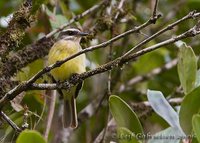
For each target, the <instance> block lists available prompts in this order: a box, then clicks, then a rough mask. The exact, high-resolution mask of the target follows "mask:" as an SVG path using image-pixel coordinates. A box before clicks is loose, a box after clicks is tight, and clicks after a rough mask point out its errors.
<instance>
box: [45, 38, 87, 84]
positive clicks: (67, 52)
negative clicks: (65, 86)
mask: <svg viewBox="0 0 200 143" xmlns="http://www.w3.org/2000/svg"><path fill="white" fill-rule="evenodd" d="M80 50H81V47H80V45H79V43H78V42H74V41H71V40H60V41H58V42H56V43H55V44H54V45H53V47H52V48H51V49H50V51H49V55H48V65H51V64H54V63H56V62H57V61H60V60H64V59H65V58H67V57H69V56H71V55H73V54H75V53H77V52H79V51H80ZM83 72H85V54H82V55H80V56H78V57H76V58H74V59H72V60H69V61H67V62H66V63H64V64H63V65H62V66H60V67H58V68H55V69H53V70H52V71H51V74H52V75H53V77H54V78H55V79H56V80H59V81H64V80H67V79H68V78H69V77H70V76H71V75H72V74H73V73H78V74H80V73H83Z"/></svg>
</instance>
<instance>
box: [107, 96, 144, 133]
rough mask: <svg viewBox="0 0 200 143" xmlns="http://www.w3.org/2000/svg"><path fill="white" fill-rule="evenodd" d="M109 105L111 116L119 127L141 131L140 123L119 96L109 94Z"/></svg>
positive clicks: (135, 131) (136, 131)
mask: <svg viewBox="0 0 200 143" xmlns="http://www.w3.org/2000/svg"><path fill="white" fill-rule="evenodd" d="M109 106H110V111H111V114H112V116H113V117H114V119H115V121H116V123H117V125H118V126H119V127H126V128H128V129H129V130H130V131H132V132H134V133H136V134H137V133H143V130H142V126H141V123H140V121H139V119H138V118H137V115H136V114H135V112H133V110H132V109H131V108H130V106H129V105H128V104H127V103H126V102H124V101H123V100H122V99H121V98H120V97H118V96H115V95H111V96H110V98H109Z"/></svg>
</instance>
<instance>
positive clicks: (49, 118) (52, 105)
mask: <svg viewBox="0 0 200 143" xmlns="http://www.w3.org/2000/svg"><path fill="white" fill-rule="evenodd" d="M51 93H52V92H51ZM55 103H56V91H55V90H54V91H53V93H52V94H51V99H50V105H49V111H48V116H47V124H46V129H45V133H44V138H45V139H46V141H47V140H48V137H49V132H50V129H51V124H52V120H53V115H54V111H55Z"/></svg>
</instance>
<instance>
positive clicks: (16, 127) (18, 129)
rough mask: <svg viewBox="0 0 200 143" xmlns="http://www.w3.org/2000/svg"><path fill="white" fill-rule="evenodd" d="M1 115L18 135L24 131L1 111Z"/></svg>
mask: <svg viewBox="0 0 200 143" xmlns="http://www.w3.org/2000/svg"><path fill="white" fill-rule="evenodd" d="M0 115H1V118H2V119H4V120H5V121H6V122H7V123H8V124H9V125H10V126H11V127H12V128H13V129H14V130H15V131H16V132H17V133H20V132H21V131H22V129H20V128H19V127H18V126H17V125H16V124H15V123H14V122H13V121H12V120H11V119H10V118H9V117H8V116H7V115H6V114H5V113H4V112H3V111H0Z"/></svg>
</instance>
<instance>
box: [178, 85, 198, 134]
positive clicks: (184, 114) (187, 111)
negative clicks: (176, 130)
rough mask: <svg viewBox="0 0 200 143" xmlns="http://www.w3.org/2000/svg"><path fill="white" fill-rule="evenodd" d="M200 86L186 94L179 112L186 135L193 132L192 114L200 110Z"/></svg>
mask: <svg viewBox="0 0 200 143" xmlns="http://www.w3.org/2000/svg"><path fill="white" fill-rule="evenodd" d="M199 101H200V86H199V87H198V88H196V89H194V90H193V91H192V92H190V93H189V94H188V95H186V96H185V97H184V99H183V102H182V104H181V109H180V112H179V120H180V125H181V127H182V129H183V131H184V132H185V133H186V135H190V134H191V133H192V116H193V115H194V114H197V113H198V112H199V110H200V104H199Z"/></svg>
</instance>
